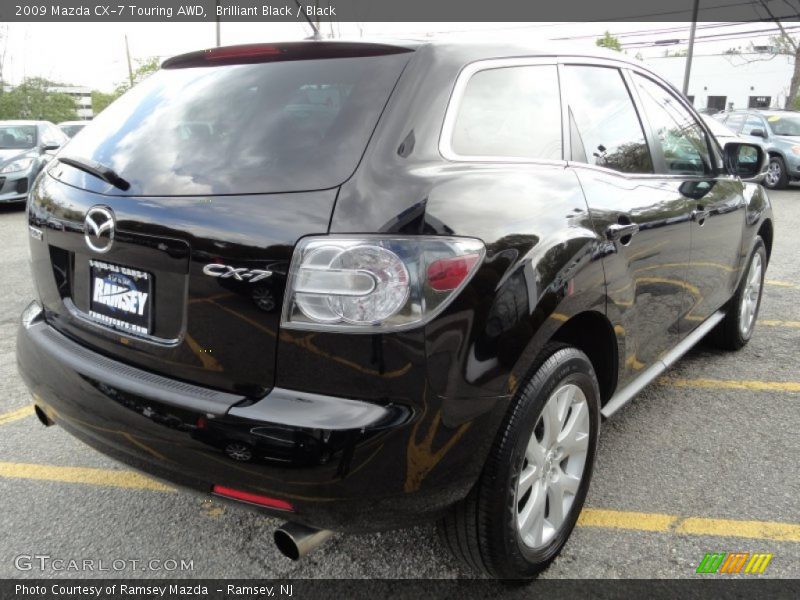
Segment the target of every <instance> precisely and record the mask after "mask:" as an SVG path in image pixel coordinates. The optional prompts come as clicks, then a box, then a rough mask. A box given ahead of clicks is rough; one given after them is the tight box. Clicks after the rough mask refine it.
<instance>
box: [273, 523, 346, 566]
mask: <svg viewBox="0 0 800 600" xmlns="http://www.w3.org/2000/svg"><path fill="white" fill-rule="evenodd" d="M332 535H333V532H332V531H331V530H330V529H314V528H312V527H306V526H305V525H300V524H299V523H289V522H287V523H284V524H283V525H281V526H280V527H279V528H278V529H276V530H275V535H274V539H275V545H276V546H277V547H278V551H279V552H280V553H281V554H283V555H284V556H285V557H287V558H291V559H292V560H300V559H301V558H302V557H304V556H305V555H306V554H308V553H309V552H311V551H312V550H313V549H314V548H316V547H317V546H320V545H322V543H323V542H325V541H326V540H327V539H328V538H329V537H331V536H332Z"/></svg>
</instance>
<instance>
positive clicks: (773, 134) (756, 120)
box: [714, 109, 800, 190]
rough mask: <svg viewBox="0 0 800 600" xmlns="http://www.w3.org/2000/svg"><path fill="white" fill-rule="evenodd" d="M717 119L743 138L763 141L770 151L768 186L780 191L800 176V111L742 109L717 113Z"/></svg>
mask: <svg viewBox="0 0 800 600" xmlns="http://www.w3.org/2000/svg"><path fill="white" fill-rule="evenodd" d="M714 119H716V120H717V121H719V122H720V123H723V124H724V125H725V126H726V127H727V128H728V129H729V130H730V131H732V132H733V133H734V135H737V136H739V137H741V138H742V141H748V142H751V143H753V142H756V143H760V144H761V145H762V146H764V148H765V149H766V150H767V152H768V154H769V167H768V171H767V175H766V177H765V178H764V182H763V183H764V186H766V187H768V188H769V189H776V190H780V189H784V188H785V187H786V186H788V185H789V182H790V181H797V180H798V179H800V112H797V111H794V110H778V109H769V110H767V109H764V110H755V109H741V110H731V111H725V112H720V113H717V114H715V115H714Z"/></svg>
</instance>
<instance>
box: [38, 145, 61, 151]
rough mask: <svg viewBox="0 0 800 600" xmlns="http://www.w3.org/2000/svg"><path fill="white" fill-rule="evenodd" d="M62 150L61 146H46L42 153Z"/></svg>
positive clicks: (43, 147)
mask: <svg viewBox="0 0 800 600" xmlns="http://www.w3.org/2000/svg"><path fill="white" fill-rule="evenodd" d="M59 148H61V144H45V145H44V146H42V152H50V151H52V150H58V149H59Z"/></svg>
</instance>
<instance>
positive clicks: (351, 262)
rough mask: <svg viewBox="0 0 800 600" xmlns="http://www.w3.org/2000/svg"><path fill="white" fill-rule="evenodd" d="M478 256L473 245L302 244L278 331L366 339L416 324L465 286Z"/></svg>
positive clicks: (456, 241) (387, 240)
mask: <svg viewBox="0 0 800 600" xmlns="http://www.w3.org/2000/svg"><path fill="white" fill-rule="evenodd" d="M484 252H485V249H484V245H483V243H482V242H481V241H479V240H475V239H472V238H454V237H429V236H425V237H405V238H401V237H379V236H362V237H354V236H342V237H309V238H305V239H304V240H301V241H300V243H299V244H298V245H297V247H296V248H295V252H294V256H293V257H292V266H291V269H290V273H289V282H288V287H287V291H286V295H285V300H284V310H283V318H282V326H283V327H287V328H293V329H310V330H326V329H329V330H337V331H343V330H346V331H350V332H355V333H371V332H374V331H392V330H397V329H407V328H409V327H414V326H419V325H422V324H424V323H426V322H428V321H429V320H431V319H432V318H433V317H434V316H436V315H437V314H439V313H440V312H441V311H442V310H444V309H445V307H446V306H447V305H448V304H449V303H450V302H451V301H452V299H453V298H454V297H455V296H456V295H457V294H458V292H459V291H460V290H461V289H462V288H463V287H464V285H466V284H467V282H468V281H469V279H470V277H472V275H473V274H474V273H475V271H476V270H477V268H478V266H479V264H480V261H481V259H482V258H483V256H484Z"/></svg>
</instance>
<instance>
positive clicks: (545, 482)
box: [514, 383, 590, 549]
mask: <svg viewBox="0 0 800 600" xmlns="http://www.w3.org/2000/svg"><path fill="white" fill-rule="evenodd" d="M589 427H590V417H589V405H588V402H587V400H586V396H585V395H584V393H583V391H582V390H581V388H579V387H578V386H577V385H575V384H571V383H570V384H566V385H563V386H561V387H559V388H558V389H556V390H555V391H554V392H553V393H552V394H551V395H550V397H549V398H548V399H547V402H545V405H544V408H543V409H542V414H541V415H540V416H539V419H538V421H537V423H536V426H535V427H534V428H533V434H532V435H531V438H530V440H529V441H528V445H527V448H526V451H525V456H524V458H523V462H522V468H521V470H520V474H519V480H518V483H517V489H516V493H515V498H514V500H515V502H514V503H515V507H516V522H517V529H518V531H519V534H520V537H521V538H522V541H523V542H524V543H525V545H526V546H528V547H530V548H534V549H536V548H541V547H544V546H546V545H547V544H548V543H549V542H550V541H551V540H552V539H553V537H554V536H555V535H556V534H557V533H558V531H559V530H560V529H561V527H562V526H563V524H564V522H565V521H566V519H567V516H568V514H569V511H570V508H571V507H572V504H573V502H574V500H575V495H576V494H577V493H578V489H579V488H580V484H581V480H582V478H583V474H584V470H585V467H586V456H587V452H588V449H589Z"/></svg>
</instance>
